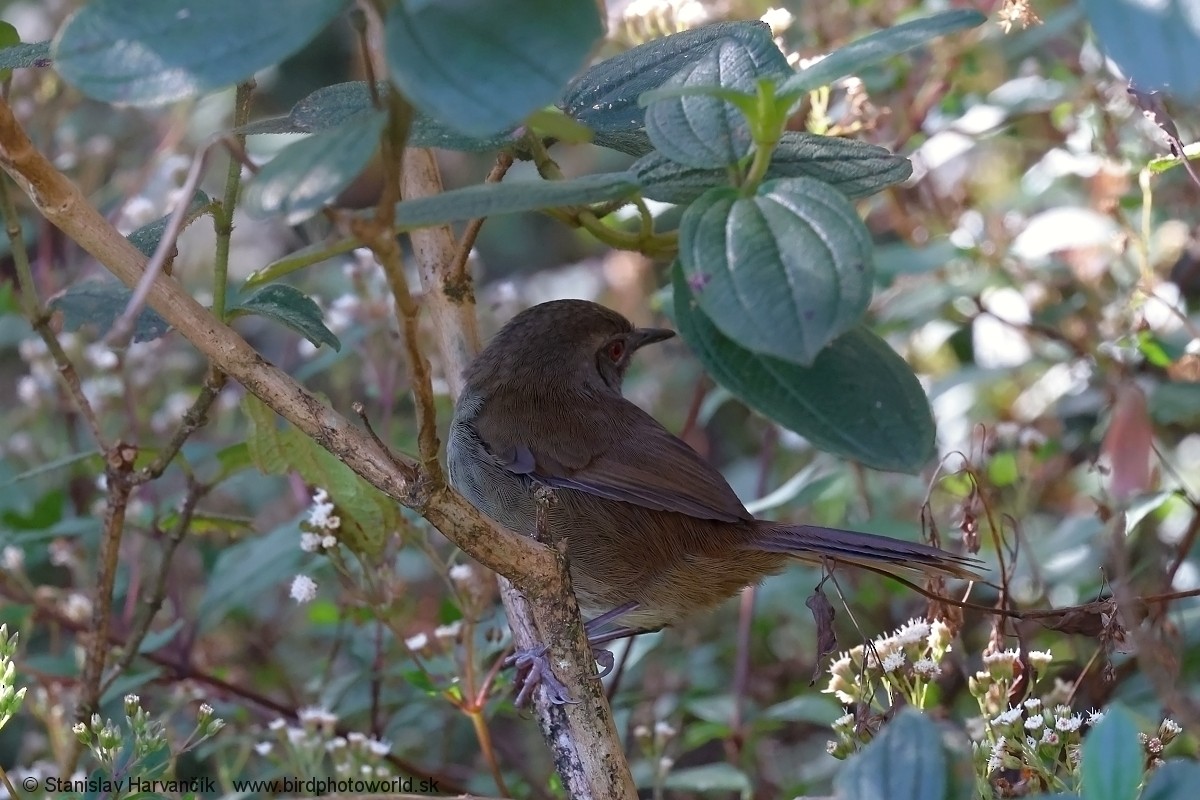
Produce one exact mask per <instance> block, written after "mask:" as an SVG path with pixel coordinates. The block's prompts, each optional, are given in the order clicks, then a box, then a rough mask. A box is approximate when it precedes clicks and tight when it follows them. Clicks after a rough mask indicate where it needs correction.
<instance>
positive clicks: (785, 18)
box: [759, 8, 796, 36]
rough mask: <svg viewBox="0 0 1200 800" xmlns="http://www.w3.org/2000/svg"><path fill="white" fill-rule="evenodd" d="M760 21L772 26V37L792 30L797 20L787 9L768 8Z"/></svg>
mask: <svg viewBox="0 0 1200 800" xmlns="http://www.w3.org/2000/svg"><path fill="white" fill-rule="evenodd" d="M759 19H760V20H762V21H763V22H765V23H767V25H769V26H770V28H771V35H772V36H778V35H779V34H781V33H783V32H784V31H786V30H787V29H788V28H790V27H791V25H792V23H793V22H794V21H795V19H796V18H795V17H793V16H792V12H790V11H788V10H787V9H786V8H768V9H767V11H766V13H765V14H763V15H762V16H761V17H759Z"/></svg>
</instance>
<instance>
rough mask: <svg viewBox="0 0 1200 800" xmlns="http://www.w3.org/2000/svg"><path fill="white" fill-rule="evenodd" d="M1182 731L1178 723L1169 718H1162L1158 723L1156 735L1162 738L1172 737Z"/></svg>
mask: <svg viewBox="0 0 1200 800" xmlns="http://www.w3.org/2000/svg"><path fill="white" fill-rule="evenodd" d="M1181 733H1183V728H1182V727H1180V725H1179V723H1178V722H1176V721H1175V720H1173V719H1171V718H1169V717H1168V718H1167V719H1164V720H1163V721H1162V722H1160V723H1159V725H1158V735H1159V736H1161V737H1162V738H1164V739H1167V738H1174V737H1176V736H1178V735H1179V734H1181Z"/></svg>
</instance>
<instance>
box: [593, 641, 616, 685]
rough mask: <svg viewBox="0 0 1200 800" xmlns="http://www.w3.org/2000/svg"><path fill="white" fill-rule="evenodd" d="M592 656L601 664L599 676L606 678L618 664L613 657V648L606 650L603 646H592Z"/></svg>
mask: <svg viewBox="0 0 1200 800" xmlns="http://www.w3.org/2000/svg"><path fill="white" fill-rule="evenodd" d="M592 657H593V658H595V659H596V663H597V664H599V665H600V675H599V677H601V678H604V677H607V676H608V673H610V672H612V671H613V667H614V666H616V663H617V661H616V659H615V658H614V657H613V654H612V650H605V649H604V648H602V647H593V648H592Z"/></svg>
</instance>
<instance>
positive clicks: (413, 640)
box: [404, 633, 429, 653]
mask: <svg viewBox="0 0 1200 800" xmlns="http://www.w3.org/2000/svg"><path fill="white" fill-rule="evenodd" d="M428 645H429V637H428V636H426V635H425V634H424V633H418V634H415V635H413V636H410V637H408V638H407V639H405V640H404V646H405V647H407V648H408V649H409V651H410V652H413V653H415V652H417V651H419V650H424V649H425V648H426V647H427V646H428Z"/></svg>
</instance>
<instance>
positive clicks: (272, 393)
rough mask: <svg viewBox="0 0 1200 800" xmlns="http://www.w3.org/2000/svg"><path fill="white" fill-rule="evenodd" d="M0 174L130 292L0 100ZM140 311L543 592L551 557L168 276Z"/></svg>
mask: <svg viewBox="0 0 1200 800" xmlns="http://www.w3.org/2000/svg"><path fill="white" fill-rule="evenodd" d="M0 168H3V169H4V170H5V171H6V172H8V174H9V175H11V176H12V177H13V179H14V180H15V181H16V182H17V184H18V185H19V186H21V187H22V189H24V191H25V193H26V194H27V195H29V197H30V198H31V199H32V200H33V203H34V205H35V206H36V207H37V208H38V210H39V211H40V212H41V213H42V215H43V216H45V217H46V219H47V220H48V221H49V222H51V223H52V224H53V225H55V226H56V227H58V228H59V229H60V230H62V231H63V233H64V234H66V235H67V236H68V237H69V238H71V239H72V240H74V241H75V242H76V243H77V244H79V245H80V247H82V248H83V249H84V250H86V251H87V252H88V253H89V254H91V255H92V256H93V257H94V258H96V259H97V260H98V261H99V262H100V263H101V264H103V265H104V266H105V267H107V268H108V269H109V271H111V272H112V273H113V274H114V275H116V276H117V277H118V278H119V279H120V280H121V281H122V282H123V283H125V284H126V285H127V286H131V287H132V286H136V285H137V283H138V281H139V279H140V278H141V276H142V274H143V272H144V270H145V267H146V257H145V256H144V255H142V253H141V252H139V251H138V250H137V248H135V247H134V246H133V245H132V244H131V243H130V242H129V240H127V239H126V238H125V237H124V236H122V235H121V234H120V233H119V232H118V231H117V230H116V228H114V227H113V226H112V225H111V224H110V223H109V222H108V220H106V219H105V218H104V217H103V216H102V215H101V214H100V213H99V212H98V211H96V209H95V208H93V207H92V206H91V205H90V204H89V203H88V201H87V199H86V198H84V196H83V195H82V194H81V193H80V191H79V189H78V188H77V187H76V186H75V185H74V184H73V183H71V181H70V180H69V179H68V178H67V177H66V176H65V175H63V174H62V173H61V172H59V171H58V170H57V169H55V168H54V166H53V165H52V164H51V163H50V162H49V161H48V160H47V159H46V157H45V156H43V155H42V154H41V153H40V152H38V150H37V149H36V148H35V147H34V145H33V143H32V142H31V141H30V140H29V137H28V135H26V133H25V131H24V130H23V129H22V128H21V126H20V124H19V123H18V122H17V120H16V117H14V115H13V113H12V108H11V107H10V106H9V105H8V103H7V102H5V101H3V100H0ZM147 301H148V303H149V305H150V306H151V307H152V308H153V309H154V310H155V311H157V312H158V313H159V314H160V315H161V316H162V317H163V319H165V320H166V321H167V322H168V323H170V324H171V325H172V326H173V327H174V328H176V329H177V330H178V331H179V332H180V333H182V334H183V336H184V337H185V338H186V339H187V340H188V341H189V342H191V343H192V344H193V346H195V347H196V349H197V350H199V351H200V352H201V353H203V354H204V355H205V356H206V357H207V358H208V359H209V360H210V361H211V362H212V363H213V364H214V365H215V366H216V367H217V368H219V369H220V370H222V371H223V372H225V373H227V374H228V375H229V376H230V377H232V378H233V379H234V380H236V381H238V382H239V383H241V384H242V385H243V386H245V387H246V389H247V390H248V391H249V392H250V393H251V394H254V395H255V396H256V397H258V398H259V399H261V400H262V401H263V402H264V403H266V404H267V405H268V406H269V407H270V408H272V409H273V410H274V411H275V412H276V413H278V414H279V415H280V416H282V417H283V418H284V419H286V420H288V421H289V422H291V423H292V424H293V425H295V426H296V427H297V428H299V429H300V430H301V431H303V432H304V433H306V434H308V435H309V436H311V437H312V438H313V440H314V441H316V442H317V443H318V444H320V445H321V446H322V447H324V448H325V449H326V450H328V451H329V452H331V453H333V454H334V455H335V456H337V457H338V458H339V459H341V460H342V461H343V462H344V463H345V464H346V465H347V466H349V467H350V468H351V469H353V470H354V471H355V472H357V473H358V474H359V475H361V476H362V477H363V478H364V479H366V480H367V481H368V482H370V483H371V484H372V485H374V486H376V487H377V488H379V489H380V490H381V491H383V492H385V493H387V494H388V495H390V496H391V497H394V498H396V499H398V500H399V501H400V502H402V503H404V504H405V505H407V506H408V507H410V508H412V509H413V510H415V511H417V512H418V513H420V514H421V515H422V516H424V517H425V518H426V519H427V520H429V522H430V523H432V524H433V525H434V527H436V528H437V529H438V530H440V531H441V532H442V533H443V534H445V535H446V537H447V538H448V539H450V540H451V541H452V542H454V544H456V545H457V546H458V547H460V548H461V549H462V550H463V551H465V552H466V553H467V554H469V555H470V556H471V557H472V558H474V559H475V560H476V561H478V562H479V563H481V564H483V565H484V566H486V567H488V568H489V569H492V570H494V571H496V572H499V573H500V574H502V575H506V576H509V577H510V578H512V579H513V581H514V582H515V583H516V584H517V585H519V586H521V588H522V590H523V591H525V592H527V593H529V594H531V595H532V596H541V595H542V594H544V593H545V592H547V591H548V590H552V587H553V586H554V583H555V577H556V575H557V570H556V563H555V556H554V554H553V553H552V552H550V551H549V550H548V549H547V548H545V547H542V546H541V545H540V544H538V543H537V542H534V541H532V540H530V539H528V538H526V537H523V536H519V535H517V534H515V533H512V532H511V531H507V530H505V529H503V528H501V527H500V526H498V525H497V524H496V523H494V522H492V521H491V520H489V519H487V517H485V516H483V515H482V514H481V513H480V512H479V511H477V510H476V509H475V508H474V507H473V506H472V505H471V504H470V503H468V502H467V501H466V500H465V499H463V497H462V496H461V495H459V494H458V493H457V492H455V491H453V490H452V489H450V488H448V487H445V486H431V485H430V484H429V483H428V482H427V481H426V480H425V479H424V476H423V475H422V474H421V473H420V471H419V470H418V468H417V465H416V464H415V463H414V462H413V461H412V460H411V459H408V458H403V457H399V456H397V457H396V458H395V460H393V458H392V457H391V456H390V455H389V454H388V453H387V452H385V451H384V450H383V449H382V448H380V447H379V445H377V444H376V443H375V442H373V441H372V440H371V437H370V436H368V435H367V434H366V432H365V431H363V430H362V429H361V428H359V427H357V426H356V425H354V424H353V423H351V422H350V421H349V420H347V419H346V418H345V417H343V416H342V415H341V414H338V413H337V412H335V411H333V410H332V409H331V408H328V407H326V406H325V405H324V404H322V403H321V402H320V401H319V400H317V398H315V397H314V396H313V395H312V394H310V393H309V392H308V391H306V390H305V389H304V388H303V387H302V386H301V385H300V384H299V383H297V382H296V381H295V380H294V379H293V378H292V377H291V376H290V375H288V374H287V373H285V372H284V371H283V370H281V369H279V368H278V367H276V366H274V365H273V364H270V363H268V362H267V361H266V360H265V359H264V358H263V357H262V356H261V355H259V354H258V353H257V352H256V351H255V350H254V348H252V347H251V346H250V345H249V344H248V343H247V342H246V341H245V340H244V339H242V337H241V336H239V335H238V334H237V332H236V331H234V330H233V329H232V328H230V327H229V326H227V325H225V324H223V323H221V322H220V321H219V320H217V319H216V317H214V316H213V315H212V313H211V312H209V310H208V309H206V308H204V307H203V306H201V305H200V304H199V303H197V302H196V300H195V299H193V298H192V296H191V295H190V294H188V293H187V292H186V291H184V289H183V287H181V286H180V285H179V284H178V283H177V282H176V281H175V280H174V279H172V278H170V277H168V276H165V275H159V276H158V278H157V279H156V280H155V281H154V283H153V284H152V285H151V288H150V292H149V294H148V296H147Z"/></svg>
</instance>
